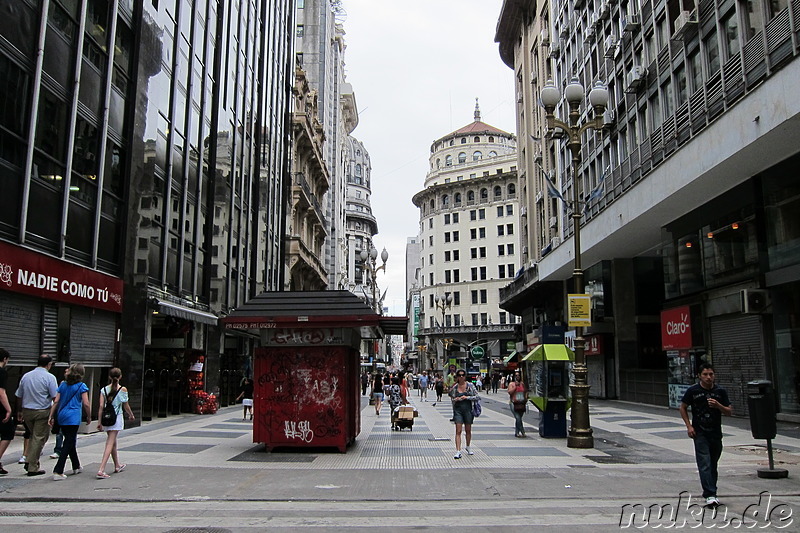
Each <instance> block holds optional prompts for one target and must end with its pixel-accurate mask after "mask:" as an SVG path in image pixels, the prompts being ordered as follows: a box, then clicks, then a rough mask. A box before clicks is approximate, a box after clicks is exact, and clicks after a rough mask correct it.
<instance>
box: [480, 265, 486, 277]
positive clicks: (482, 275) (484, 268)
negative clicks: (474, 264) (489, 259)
mask: <svg viewBox="0 0 800 533" xmlns="http://www.w3.org/2000/svg"><path fill="white" fill-rule="evenodd" d="M480 270H481V280H485V279H486V267H485V266H482V267H480Z"/></svg>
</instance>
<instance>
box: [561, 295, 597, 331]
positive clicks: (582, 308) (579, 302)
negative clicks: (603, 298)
mask: <svg viewBox="0 0 800 533" xmlns="http://www.w3.org/2000/svg"><path fill="white" fill-rule="evenodd" d="M567 298H568V299H569V311H568V312H569V320H568V321H567V323H568V324H569V325H570V326H572V327H587V326H591V325H592V297H591V295H589V294H568V295H567Z"/></svg>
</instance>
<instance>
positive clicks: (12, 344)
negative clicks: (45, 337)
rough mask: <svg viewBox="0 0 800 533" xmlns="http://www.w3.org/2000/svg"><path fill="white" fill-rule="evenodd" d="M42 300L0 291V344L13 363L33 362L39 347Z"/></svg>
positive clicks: (24, 364) (26, 364)
mask: <svg viewBox="0 0 800 533" xmlns="http://www.w3.org/2000/svg"><path fill="white" fill-rule="evenodd" d="M41 332H42V303H41V301H40V300H37V299H35V298H29V297H27V296H20V295H17V294H14V293H10V292H5V291H0V346H2V347H3V348H5V349H6V350H8V352H9V353H10V354H11V359H10V364H12V365H14V366H31V365H33V366H36V361H37V359H38V358H39V353H40V350H41Z"/></svg>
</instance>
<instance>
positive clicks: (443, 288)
mask: <svg viewBox="0 0 800 533" xmlns="http://www.w3.org/2000/svg"><path fill="white" fill-rule="evenodd" d="M516 146H517V142H516V138H515V137H514V135H512V134H510V133H507V132H504V131H502V130H499V129H497V128H495V127H494V126H490V125H488V124H486V123H484V122H482V121H481V115H480V110H479V108H478V104H477V103H476V104H475V112H474V121H473V122H472V123H470V124H467V125H466V126H464V127H463V128H459V129H457V130H456V131H453V132H451V133H448V134H447V135H445V136H443V137H441V138H440V139H437V140H435V141H434V142H433V144H431V153H430V170H429V171H428V174H427V176H426V177H425V188H424V189H423V190H422V191H420V192H418V193H417V194H415V195H414V198H413V202H414V205H415V206H417V207H418V208H419V210H420V228H419V231H420V234H419V239H420V241H419V247H420V256H421V257H420V264H419V279H418V280H417V281H418V289H419V296H420V331H419V336H420V337H421V338H424V339H426V342H425V345H426V347H427V352H426V354H425V357H426V358H425V359H424V362H420V363H419V364H420V366H421V367H422V368H432V369H442V368H443V365H444V364H445V360H446V359H447V360H449V359H450V358H454V359H460V360H461V362H460V364H462V365H463V364H466V361H467V359H468V356H469V354H470V352H471V349H472V347H474V346H478V345H479V346H481V347H483V348H484V352H485V355H486V359H482V364H483V369H484V371H485V370H486V369H487V366H486V365H487V359H491V358H493V359H498V358H501V357H505V356H506V355H507V353H508V352H511V351H513V350H514V348H513V342H512V341H513V329H514V328H513V324H514V323H515V322H516V317H514V316H512V315H509V313H507V312H506V311H505V310H501V309H500V308H499V307H498V305H499V300H498V294H499V289H500V287H501V286H503V285H506V284H507V283H508V280H509V279H513V278H514V276H515V274H516V272H517V270H518V269H519V267H520V260H519V237H518V229H519V207H518V206H519V202H518V199H517V154H516ZM448 299H449V301H450V303H449V305H448V304H447V302H448ZM445 351H446V352H447V354H445ZM445 355H446V358H445ZM475 364H477V362H476V363H475ZM470 368H473V367H470Z"/></svg>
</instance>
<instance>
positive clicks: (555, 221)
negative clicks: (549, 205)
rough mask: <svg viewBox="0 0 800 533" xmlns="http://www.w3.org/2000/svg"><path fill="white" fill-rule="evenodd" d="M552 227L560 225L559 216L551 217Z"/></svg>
mask: <svg viewBox="0 0 800 533" xmlns="http://www.w3.org/2000/svg"><path fill="white" fill-rule="evenodd" d="M550 227H551V228H557V227H558V217H550Z"/></svg>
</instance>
